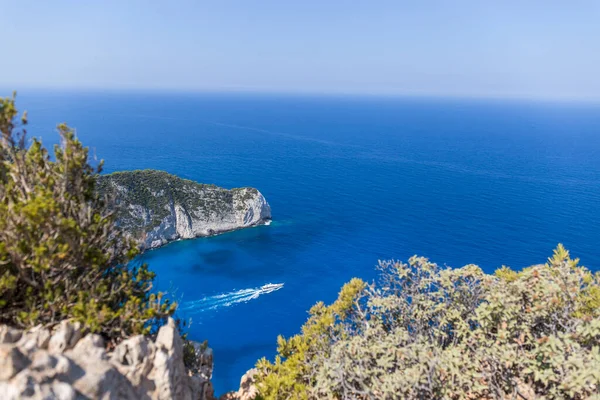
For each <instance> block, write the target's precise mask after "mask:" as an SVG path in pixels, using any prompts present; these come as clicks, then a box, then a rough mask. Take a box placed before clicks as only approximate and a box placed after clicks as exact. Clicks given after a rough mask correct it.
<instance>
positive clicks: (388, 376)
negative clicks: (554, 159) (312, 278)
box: [257, 245, 600, 399]
mask: <svg viewBox="0 0 600 400" xmlns="http://www.w3.org/2000/svg"><path fill="white" fill-rule="evenodd" d="M380 269H381V278H380V280H379V282H378V284H372V285H364V284H362V283H361V282H359V281H352V282H351V283H349V284H347V285H346V286H345V287H344V288H343V289H342V292H341V293H340V298H339V299H338V300H337V301H336V302H335V303H334V304H333V305H331V306H327V307H326V306H324V305H323V304H318V305H317V306H315V307H313V309H312V310H311V317H310V318H309V320H308V322H307V323H306V325H305V326H304V327H303V329H302V333H301V334H299V335H296V336H294V337H292V338H290V339H288V340H286V339H283V338H279V339H278V344H279V348H278V352H279V355H278V356H277V357H276V359H275V362H274V363H270V362H268V361H266V360H264V359H263V360H260V361H259V362H258V364H257V367H258V369H259V374H258V378H257V382H258V388H259V391H260V393H261V396H262V398H265V399H278V398H291V399H309V398H314V399H317V398H318V399H321V398H329V399H493V398H495V399H504V398H506V399H533V398H546V399H584V398H590V397H591V396H598V394H599V393H600V318H599V317H600V315H599V314H600V308H599V307H600V286H599V277H598V275H593V274H592V273H590V272H589V271H588V270H587V269H585V268H584V267H580V266H578V260H572V259H571V258H570V257H569V253H568V252H567V251H566V250H565V249H564V248H563V247H562V246H561V245H559V246H558V248H557V249H556V250H555V252H554V256H553V257H552V258H550V259H549V260H548V263H547V264H545V265H536V266H533V267H529V268H527V269H525V270H523V271H522V272H515V271H512V270H510V269H508V268H506V267H504V268H501V269H500V270H498V271H497V272H496V273H495V275H487V274H484V273H483V272H482V271H481V269H480V268H479V267H477V266H474V265H468V266H465V267H463V268H459V269H449V268H441V267H439V266H437V265H436V264H433V263H431V262H429V261H428V260H427V259H425V258H420V257H413V258H411V259H410V260H409V262H408V264H403V263H400V262H395V261H389V262H381V263H380ZM596 398H597V397H596Z"/></svg>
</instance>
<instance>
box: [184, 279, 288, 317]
mask: <svg viewBox="0 0 600 400" xmlns="http://www.w3.org/2000/svg"><path fill="white" fill-rule="evenodd" d="M281 288H283V283H267V284H266V285H263V286H261V287H258V288H249V289H242V290H238V291H236V292H230V293H223V294H218V295H216V296H208V297H204V298H201V299H198V300H193V301H187V302H185V303H183V304H181V305H180V306H179V307H178V310H180V311H184V312H186V313H194V314H196V313H201V312H205V311H209V310H216V309H218V308H222V307H229V306H232V305H234V304H238V303H246V302H248V301H250V300H254V299H257V298H258V297H259V296H261V295H263V294H267V293H272V292H275V291H277V290H279V289H281Z"/></svg>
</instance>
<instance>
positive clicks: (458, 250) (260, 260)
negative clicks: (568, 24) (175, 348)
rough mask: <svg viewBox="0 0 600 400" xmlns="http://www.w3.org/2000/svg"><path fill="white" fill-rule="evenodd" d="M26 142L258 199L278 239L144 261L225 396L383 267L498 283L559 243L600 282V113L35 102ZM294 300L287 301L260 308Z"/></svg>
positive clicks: (275, 98)
mask: <svg viewBox="0 0 600 400" xmlns="http://www.w3.org/2000/svg"><path fill="white" fill-rule="evenodd" d="M18 105H19V106H20V108H21V109H27V110H29V119H30V121H31V124H30V126H29V132H30V133H31V134H32V135H36V136H42V138H43V140H44V142H45V143H46V144H50V143H54V142H56V135H55V133H54V126H55V125H56V123H57V122H62V121H66V122H68V123H69V124H70V125H71V126H73V127H75V128H76V129H77V133H78V135H79V137H80V138H81V139H82V140H83V141H84V143H85V144H86V145H88V146H90V149H91V150H92V152H93V153H94V154H95V155H96V156H97V157H98V158H102V159H104V160H105V161H106V164H105V165H106V171H107V172H111V171H117V170H128V169H141V168H153V169H161V170H166V171H168V172H170V173H173V174H177V175H179V176H181V177H184V178H189V179H193V180H196V181H200V182H204V183H214V184H217V185H220V186H224V187H227V188H232V187H240V186H253V187H256V188H258V189H259V190H260V191H261V192H262V193H263V194H264V195H265V197H266V198H267V200H268V201H269V203H270V204H271V207H272V211H273V223H272V224H271V225H270V226H261V227H257V228H252V229H247V230H243V231H238V232H234V233H228V234H225V235H222V236H218V237H213V238H207V239H196V240H188V241H180V242H176V243H173V244H170V245H168V246H166V247H163V248H161V249H158V250H155V251H151V252H148V253H146V254H145V255H144V259H145V261H147V262H148V263H149V265H150V267H151V269H152V270H154V271H156V272H157V274H158V278H157V286H158V288H159V289H161V290H166V291H168V292H169V293H170V294H171V295H173V296H175V297H176V298H177V299H178V300H179V301H180V303H182V304H183V305H184V306H185V308H186V311H185V312H183V313H182V316H183V317H185V318H191V319H192V325H191V327H190V329H189V335H190V337H191V338H192V339H195V340H204V339H208V341H209V344H210V346H211V347H212V348H213V349H214V353H215V371H214V380H213V382H214V384H215V387H216V391H217V393H219V394H220V393H223V392H224V391H226V390H231V389H235V388H237V386H238V383H239V379H240V377H241V375H242V374H243V373H244V372H245V371H246V370H247V369H249V368H251V367H252V366H253V364H254V363H255V361H256V360H257V359H258V358H260V357H262V356H267V357H272V356H273V355H274V353H275V348H276V337H277V335H278V334H284V335H291V334H294V333H296V332H298V330H299V328H300V326H301V324H302V323H303V322H304V321H305V320H306V318H307V310H308V309H309V307H310V306H311V305H313V304H314V303H315V302H317V301H318V300H324V301H326V302H330V301H332V300H334V298H335V297H336V295H337V292H338V290H339V288H340V287H341V286H342V284H343V283H344V282H346V281H348V280H350V278H352V277H354V276H358V277H362V278H364V279H373V278H374V277H375V275H376V274H375V270H374V266H375V265H376V263H377V260H379V259H390V258H395V259H403V260H405V259H407V258H408V257H410V256H411V255H413V254H419V255H424V256H427V257H429V258H430V259H432V260H433V261H435V262H438V263H440V264H447V265H449V266H453V267H458V266H462V265H464V264H468V263H475V264H478V265H480V266H481V267H482V268H484V270H486V271H488V272H491V271H493V270H494V269H495V268H497V267H500V266H502V265H509V266H511V267H513V268H522V267H525V266H528V265H531V264H534V263H540V262H544V261H545V260H546V257H548V256H549V255H550V254H551V252H552V249H553V248H554V247H555V246H556V244H557V243H559V242H562V243H564V244H565V245H566V246H567V248H568V249H570V250H571V253H572V254H573V255H575V256H577V257H580V258H581V259H582V263H583V264H584V265H586V266H589V267H590V268H592V269H594V270H597V269H598V267H599V266H600V251H599V249H598V246H599V245H600V208H599V202H600V107H599V106H593V105H584V104H575V103H550V102H533V101H500V100H459V99H424V98H376V97H364V98H359V97H310V96H284V95H254V94H253V95H251V94H159V93H154V94H152V93H116V92H115V93H110V92H104V93H100V92H98V93H78V92H51V91H29V92H23V93H21V95H20V97H19V98H18ZM266 283H284V284H285V285H284V287H283V288H282V289H281V290H278V291H274V292H272V293H264V294H262V295H261V292H260V291H258V290H255V288H259V287H260V286H262V285H264V284H266Z"/></svg>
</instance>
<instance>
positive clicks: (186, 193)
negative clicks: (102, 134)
mask: <svg viewBox="0 0 600 400" xmlns="http://www.w3.org/2000/svg"><path fill="white" fill-rule="evenodd" d="M98 187H99V190H100V192H101V193H103V194H106V195H109V196H110V198H112V199H113V203H112V204H111V207H112V208H113V209H114V211H115V213H116V217H117V225H118V226H119V227H120V228H121V229H123V230H124V231H125V232H127V234H129V235H130V236H132V237H133V238H135V239H136V240H138V241H139V243H140V246H141V247H142V248H144V249H151V248H156V247H159V246H162V245H164V244H166V243H169V242H171V241H174V240H179V239H191V238H196V237H203V236H212V235H216V234H219V233H223V232H229V231H233V230H237V229H241V228H247V227H251V226H256V225H261V224H265V223H268V222H269V221H270V220H271V207H270V206H269V203H267V201H266V199H265V198H264V196H263V195H262V194H261V193H260V192H259V191H258V190H257V189H255V188H250V187H244V188H236V189H231V190H228V189H224V188H221V187H218V186H215V185H210V184H202V183H198V182H194V181H191V180H187V179H183V178H179V177H177V176H174V175H171V174H168V173H166V172H163V171H156V170H138V171H124V172H115V173H112V174H109V175H103V176H101V177H100V178H99V181H98Z"/></svg>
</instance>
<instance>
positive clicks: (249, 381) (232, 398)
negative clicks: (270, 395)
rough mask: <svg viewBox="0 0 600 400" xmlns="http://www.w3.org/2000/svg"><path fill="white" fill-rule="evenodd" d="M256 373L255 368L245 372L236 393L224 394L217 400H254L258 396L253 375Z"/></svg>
mask: <svg viewBox="0 0 600 400" xmlns="http://www.w3.org/2000/svg"><path fill="white" fill-rule="evenodd" d="M257 373H258V370H257V369H256V368H252V369H251V370H249V371H248V372H246V373H245V374H244V375H243V376H242V379H241V380H240V388H239V389H238V391H237V392H229V393H225V394H224V395H222V396H221V397H219V400H254V399H255V398H256V396H257V395H258V388H257V387H256V382H255V375H256V374H257Z"/></svg>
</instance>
